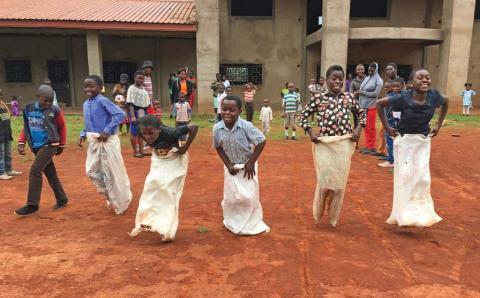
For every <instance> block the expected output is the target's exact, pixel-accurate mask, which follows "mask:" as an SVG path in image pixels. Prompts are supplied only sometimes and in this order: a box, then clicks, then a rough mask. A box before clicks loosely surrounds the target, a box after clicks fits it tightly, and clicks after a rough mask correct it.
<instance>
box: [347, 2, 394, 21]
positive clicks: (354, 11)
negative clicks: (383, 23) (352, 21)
mask: <svg viewBox="0 0 480 298" xmlns="http://www.w3.org/2000/svg"><path fill="white" fill-rule="evenodd" d="M388 4H389V1H388V0H363V1H354V0H352V1H350V17H351V18H386V17H387V16H388V8H389V5H388Z"/></svg>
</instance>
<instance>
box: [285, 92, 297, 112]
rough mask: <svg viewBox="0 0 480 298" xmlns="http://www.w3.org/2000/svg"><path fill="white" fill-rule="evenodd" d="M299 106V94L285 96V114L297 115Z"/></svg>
mask: <svg viewBox="0 0 480 298" xmlns="http://www.w3.org/2000/svg"><path fill="white" fill-rule="evenodd" d="M298 104H299V94H298V93H287V94H285V95H283V102H282V107H283V111H284V112H285V113H296V112H297V109H298Z"/></svg>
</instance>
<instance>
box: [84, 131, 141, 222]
mask: <svg viewBox="0 0 480 298" xmlns="http://www.w3.org/2000/svg"><path fill="white" fill-rule="evenodd" d="M98 137H99V134H98V133H87V140H88V149H87V161H86V163H85V170H86V173H87V176H88V178H90V180H91V181H92V182H93V184H94V185H95V186H96V187H97V190H98V192H99V193H102V194H105V195H106V197H107V205H108V206H110V207H113V209H114V210H115V213H116V214H122V213H123V212H125V210H127V208H128V206H129V205H130V202H131V201H132V192H131V191H130V180H129V179H128V175H127V170H126V169H125V164H124V163H123V158H122V152H121V147H120V139H119V137H118V134H115V135H111V136H110V137H109V138H108V140H107V141H106V142H100V141H98Z"/></svg>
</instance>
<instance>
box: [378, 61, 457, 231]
mask: <svg viewBox="0 0 480 298" xmlns="http://www.w3.org/2000/svg"><path fill="white" fill-rule="evenodd" d="M411 80H412V85H413V90H406V91H402V92H401V93H400V95H393V96H389V97H386V98H382V99H380V100H378V101H377V104H376V105H377V111H378V115H379V116H380V120H381V121H382V124H383V127H384V128H385V131H386V132H387V133H389V134H390V135H391V136H392V137H395V140H394V151H395V168H394V183H393V188H394V189H393V204H392V212H391V214H390V217H389V218H388V219H387V223H388V224H396V225H399V226H416V227H429V226H432V225H434V224H435V223H437V222H439V221H440V220H442V218H441V217H440V216H438V215H437V213H435V208H434V205H433V200H432V197H431V195H430V147H431V139H432V137H435V136H436V135H437V134H438V132H439V131H440V128H441V127H442V123H443V120H444V119H445V115H446V114H447V110H448V98H446V97H445V96H443V95H441V94H440V93H439V92H438V91H437V90H431V89H430V85H431V82H432V81H431V79H430V73H429V72H428V71H427V70H426V69H423V68H420V69H417V70H415V71H413V72H412V74H411ZM389 106H390V107H391V108H392V110H393V111H395V112H401V113H402V114H401V119H400V123H399V124H398V130H397V129H395V128H393V127H390V126H389V125H388V122H387V118H386V117H385V111H384V108H385V107H389ZM438 107H441V110H440V115H439V117H438V122H437V125H436V126H435V127H434V128H433V129H430V126H429V123H430V120H431V119H432V118H433V115H434V114H435V109H437V108H438Z"/></svg>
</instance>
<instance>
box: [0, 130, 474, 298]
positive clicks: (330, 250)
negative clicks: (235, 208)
mask: <svg viewBox="0 0 480 298" xmlns="http://www.w3.org/2000/svg"><path fill="white" fill-rule="evenodd" d="M205 134H207V135H204V136H203V137H202V138H201V139H200V140H198V141H197V142H195V143H194V144H193V146H192V150H191V155H190V156H191V161H190V168H189V173H188V177H187V184H186V186H185V191H184V196H183V198H182V201H181V205H180V206H181V209H180V227H179V230H178V233H177V238H176V239H175V241H174V242H173V243H168V244H163V243H161V241H160V237H159V236H158V235H156V234H153V233H142V234H141V235H140V236H138V237H137V238H135V239H131V238H130V237H129V236H128V235H127V232H129V231H130V230H131V229H132V228H133V226H134V217H135V212H136V209H137V204H138V198H139V196H140V193H141V191H142V188H143V182H144V179H145V176H146V174H147V171H148V168H149V159H148V158H146V159H143V160H136V159H135V160H134V159H133V158H132V157H130V152H129V151H127V150H124V156H125V160H126V164H127V168H128V173H129V176H130V180H131V182H132V190H133V193H134V203H133V204H132V205H131V207H130V209H129V210H128V211H127V212H126V214H125V215H123V216H115V215H114V214H113V213H112V212H110V211H108V210H107V209H106V207H105V203H104V200H103V197H102V196H101V195H99V194H97V193H96V191H95V189H94V187H93V185H92V184H91V183H90V182H89V181H88V179H87V178H86V177H85V174H84V161H85V149H81V148H77V147H74V146H70V147H69V148H68V150H67V151H66V152H65V154H64V155H62V156H59V157H58V158H56V161H55V162H56V164H57V168H58V169H59V173H60V178H61V180H62V181H63V184H64V187H65V189H66V191H67V193H68V195H69V198H70V202H71V204H70V205H69V206H68V208H66V209H64V210H62V211H61V212H56V213H55V212H51V211H50V210H49V207H50V206H51V205H53V203H54V199H53V196H52V192H51V190H50V189H49V187H48V186H44V197H43V199H42V202H41V210H40V212H39V213H38V216H34V217H30V218H22V219H19V218H16V217H15V216H14V215H13V210H14V209H15V208H17V207H20V206H21V205H22V204H23V203H24V201H25V196H26V185H27V179H26V178H27V176H26V175H24V176H22V177H19V178H16V179H15V180H13V181H11V182H1V183H0V188H1V192H0V209H1V210H2V212H1V214H0V234H1V238H0V245H1V246H0V247H1V252H0V258H1V262H0V289H1V290H0V291H1V292H0V296H2V297H34V296H35V297H39V296H42V297H82V296H96V297H112V296H117V297H147V296H152V297H153V296H155V297H172V296H178V297H192V296H193V297H199V296H208V297H265V296H267V297H319V296H326V297H339V296H350V297H351V296H382V297H384V296H387V297H399V296H416V297H479V296H480V269H479V268H480V253H479V247H480V216H479V214H480V201H479V194H480V186H479V181H480V171H479V168H480V160H479V158H478V157H479V152H480V142H479V141H478V136H479V135H480V129H473V128H472V129H462V128H445V129H444V130H442V131H441V134H440V136H439V137H438V138H436V139H435V140H434V142H433V148H432V160H431V168H432V179H433V181H432V196H433V198H434V201H435V205H436V210H437V212H438V213H439V214H440V216H442V217H443V219H444V220H443V221H442V222H440V223H439V224H437V225H435V226H434V227H431V228H428V229H416V228H411V229H407V228H398V227H394V226H389V225H387V224H386V223H385V220H386V219H387V217H388V215H389V212H390V208H391V201H392V176H393V174H392V173H390V172H388V171H387V170H385V169H380V168H378V167H377V166H376V163H377V160H376V159H375V158H373V157H366V156H361V155H360V154H355V156H354V158H353V164H352V170H351V172H350V179H349V183H348V191H347V195H346V197H345V204H344V207H343V212H342V215H341V219H340V223H339V225H338V226H337V228H336V229H332V228H330V227H329V226H328V225H327V223H326V219H325V218H324V219H323V220H322V222H321V223H320V224H319V225H317V226H316V225H315V224H314V223H313V218H312V211H311V204H312V199H313V193H314V189H315V172H314V168H313V165H312V157H311V150H310V148H311V147H310V146H311V145H310V143H309V142H307V140H305V139H303V140H302V141H299V142H298V143H295V142H293V141H272V142H270V143H268V144H267V147H266V149H265V151H264V154H263V156H262V158H261V161H260V183H261V200H262V203H263V208H264V216H265V221H266V223H267V224H268V225H270V227H271V232H270V233H268V234H264V235H260V236H253V237H239V236H235V235H233V234H231V233H230V232H228V231H227V230H226V229H225V228H223V226H222V210H221V206H220V202H221V198H222V185H223V184H222V183H223V182H222V179H223V172H222V167H221V164H220V161H219V159H218V158H217V156H216V153H215V152H214V150H213V149H211V145H210V144H211V142H210V140H209V136H208V133H205ZM452 134H460V135H461V137H452V136H451V135H452ZM16 165H17V166H18V168H19V169H20V170H23V171H25V172H27V171H28V169H29V166H30V162H26V163H19V162H16ZM201 226H205V227H207V228H208V232H207V233H204V234H201V233H200V232H199V227H201Z"/></svg>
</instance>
